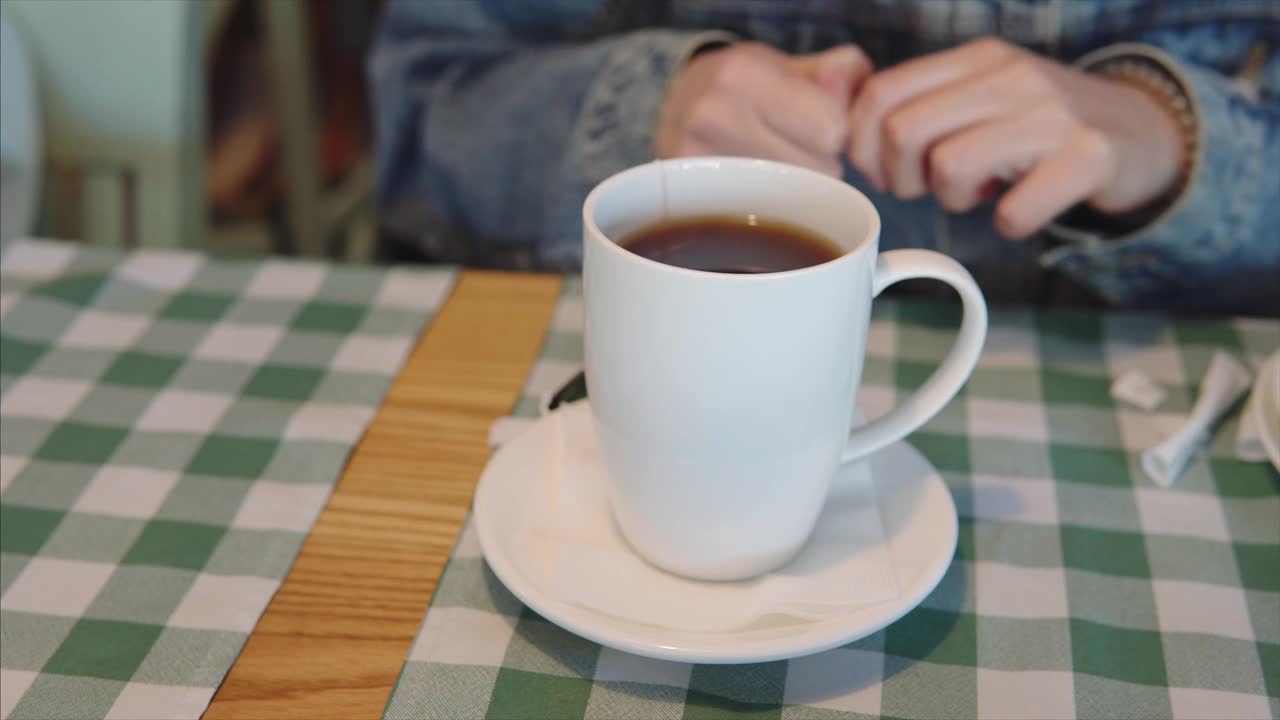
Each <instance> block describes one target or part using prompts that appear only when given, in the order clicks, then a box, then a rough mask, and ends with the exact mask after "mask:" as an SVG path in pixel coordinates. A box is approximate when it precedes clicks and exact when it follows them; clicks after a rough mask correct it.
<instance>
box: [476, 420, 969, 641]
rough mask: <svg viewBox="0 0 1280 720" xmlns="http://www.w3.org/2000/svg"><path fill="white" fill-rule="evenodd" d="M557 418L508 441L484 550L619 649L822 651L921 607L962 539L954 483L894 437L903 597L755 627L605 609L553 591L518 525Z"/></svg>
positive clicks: (487, 501) (890, 494) (479, 506)
mask: <svg viewBox="0 0 1280 720" xmlns="http://www.w3.org/2000/svg"><path fill="white" fill-rule="evenodd" d="M554 428H555V426H554V424H553V423H550V422H548V421H547V418H545V417H544V418H543V419H541V420H539V421H537V422H535V423H534V424H533V426H532V427H530V428H529V429H528V431H526V432H524V433H523V434H521V435H520V436H518V437H516V438H514V439H512V440H511V441H510V442H508V443H507V444H505V445H504V446H502V447H501V448H500V449H499V450H498V451H497V452H496V453H495V454H494V456H493V458H492V459H490V461H489V464H488V466H487V467H486V468H485V470H484V474H483V475H481V477H480V483H479V485H478V487H477V489H476V500H475V517H474V521H475V523H476V529H477V532H478V535H479V539H480V546H481V548H482V549H483V550H484V556H485V560H486V561H487V562H488V563H489V567H490V568H492V569H493V572H494V573H495V574H496V575H497V576H498V578H499V579H500V580H501V581H502V582H503V584H504V585H506V586H507V588H508V589H509V590H511V592H512V593H513V594H515V596H516V597H517V598H519V599H520V601H521V602H523V603H524V604H525V605H527V606H528V607H529V608H530V609H532V610H533V611H535V612H537V613H538V614H539V615H541V616H543V617H544V618H546V619H547V620H550V621H551V622H553V623H555V624H557V625H559V626H560V627H562V628H564V629H566V630H568V631H570V632H573V633H576V634H578V635H581V636H582V637H585V638H587V639H589V640H592V641H594V642H597V643H600V644H601V645H606V646H608V647H611V648H615V649H617V650H622V651H625V652H630V653H635V654H636V655H644V656H646V657H652V658H658V659H661V660H674V661H681V662H697V663H747V662H764V661H769V660H781V659H786V658H793V657H799V656H801V655H808V654H810V653H816V652H821V651H823V650H828V649H830V648H833V647H838V646H840V645H844V644H846V643H849V642H852V641H854V640H857V639H859V638H861V637H864V636H866V635H869V634H871V633H873V632H875V631H877V630H879V629H881V628H883V627H885V626H886V625H888V624H889V623H891V622H893V621H895V620H897V619H898V618H900V617H902V616H903V615H905V614H906V613H907V612H908V611H910V610H911V609H912V608H914V607H915V606H916V605H918V604H919V603H920V601H922V600H923V599H924V598H925V596H927V595H928V594H929V593H930V592H931V591H932V590H933V588H934V587H936V586H937V584H938V582H939V581H940V580H941V579H942V576H943V574H944V573H945V572H946V570H947V567H948V566H949V565H950V564H951V558H952V555H953V554H954V553H955V548H956V533H957V527H958V525H957V520H956V508H955V503H954V502H953V501H952V499H951V493H950V492H949V491H948V490H947V486H946V484H945V483H943V481H942V478H941V477H940V476H939V475H938V472H937V470H936V469H934V467H933V466H932V465H931V464H930V463H929V461H928V460H926V459H925V457H924V456H923V455H921V454H920V452H919V451H917V450H916V449H915V448H913V447H911V446H910V445H908V444H906V443H905V442H899V443H895V444H893V445H891V446H889V447H888V448H885V449H884V450H881V451H879V452H877V453H875V454H873V455H871V456H870V458H869V459H868V462H870V463H871V471H872V474H873V477H874V478H875V479H876V486H877V491H878V493H879V496H878V498H879V503H880V513H881V518H882V520H883V523H884V532H885V539H886V542H887V544H888V546H889V552H890V555H891V556H892V558H893V566H894V572H895V574H896V577H897V582H898V590H899V594H898V597H897V599H895V600H890V601H885V602H882V603H877V604H874V605H868V606H864V607H859V608H854V609H852V610H850V611H849V612H847V613H844V614H837V615H832V616H828V617H825V618H823V619H821V620H800V619H797V618H783V617H780V616H771V617H769V618H766V619H764V620H762V621H761V622H759V623H756V624H754V625H752V626H750V627H748V628H744V629H741V630H734V631H725V632H690V631H681V630H672V629H668V628H661V627H655V626H652V625H645V624H642V623H638V622H634V621H631V620H625V619H621V618H617V617H613V616H610V615H606V614H604V613H601V612H597V611H595V610H591V609H588V608H584V607H580V606H578V605H574V604H571V603H567V602H564V601H562V600H560V599H558V598H555V597H552V596H550V595H548V594H547V593H545V592H543V591H542V589H541V588H539V586H538V583H536V582H535V581H534V579H533V578H534V577H535V573H534V569H533V568H530V567H527V564H528V563H529V562H530V561H529V560H528V554H527V553H526V552H522V547H521V546H520V538H519V536H518V535H517V533H516V532H514V530H515V529H516V528H518V527H520V526H521V523H522V521H523V517H524V513H525V512H526V509H527V508H529V507H531V506H537V505H538V504H540V500H541V498H539V497H538V495H539V494H540V493H543V492H545V487H546V486H545V483H543V482H542V481H541V478H540V473H541V472H542V471H543V468H545V467H546V466H547V462H548V459H549V458H548V453H549V452H550V451H551V450H552V449H553V448H555V447H556V445H555V435H554Z"/></svg>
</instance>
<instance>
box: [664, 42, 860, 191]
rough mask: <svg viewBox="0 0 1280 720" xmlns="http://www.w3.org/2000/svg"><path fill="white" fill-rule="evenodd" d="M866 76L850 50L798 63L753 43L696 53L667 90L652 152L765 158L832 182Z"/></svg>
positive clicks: (855, 52) (842, 48)
mask: <svg viewBox="0 0 1280 720" xmlns="http://www.w3.org/2000/svg"><path fill="white" fill-rule="evenodd" d="M871 70H872V67H871V61H870V60H868V59H867V56H866V54H865V53H863V52H862V50H861V49H859V48H858V47H856V46H854V45H842V46H840V47H835V48H832V49H830V50H827V51H825V52H821V53H817V54H814V55H801V56H794V55H787V54H785V53H783V52H780V51H778V50H775V49H773V48H771V47H769V46H767V45H763V44H760V43H743V44H736V45H729V46H726V47H724V48H721V49H716V50H709V51H706V52H703V53H701V54H699V55H697V56H695V57H694V58H693V59H692V60H690V61H689V62H688V63H687V64H686V65H685V66H684V67H683V68H682V69H681V70H680V71H679V72H678V73H677V74H676V76H675V77H674V78H673V79H672V81H671V86H670V87H669V88H668V89H667V95H666V98H665V99H664V100H663V103H662V108H661V110H660V111H659V114H658V127H657V132H656V133H655V136H654V151H655V153H656V154H657V156H658V157H660V158H670V157H684V156H691V155H738V156H746V157H758V158H766V159H769V160H778V161H781V162H786V163H791V164H793V165H800V166H802V167H807V168H810V169H813V170H817V171H818V172H821V173H825V174H827V175H831V176H833V177H840V175H841V174H842V170H843V165H842V163H841V156H842V154H843V151H844V147H845V143H846V141H847V139H848V109H849V105H850V103H851V102H852V99H853V96H854V95H855V94H856V93H857V90H858V87H859V86H860V85H861V84H862V81H863V80H865V79H866V78H867V76H869V75H870V74H871Z"/></svg>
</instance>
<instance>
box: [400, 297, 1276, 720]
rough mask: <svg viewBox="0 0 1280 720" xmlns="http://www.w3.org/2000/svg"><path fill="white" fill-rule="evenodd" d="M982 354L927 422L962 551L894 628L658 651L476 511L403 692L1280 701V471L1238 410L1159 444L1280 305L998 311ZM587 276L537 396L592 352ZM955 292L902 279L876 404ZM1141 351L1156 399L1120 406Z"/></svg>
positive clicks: (936, 702)
mask: <svg viewBox="0 0 1280 720" xmlns="http://www.w3.org/2000/svg"><path fill="white" fill-rule="evenodd" d="M991 321H992V325H991V333H990V337H989V339H988V341H987V345H986V350H985V352H984V355H983V358H982V361H981V363H980V366H979V367H978V369H977V371H976V372H975V373H974V375H973V379H972V380H971V381H970V382H969V384H968V386H967V387H966V388H965V390H963V391H962V392H961V394H960V395H959V396H958V397H957V398H956V399H955V400H954V401H953V402H952V403H951V404H950V405H949V406H948V407H947V408H946V409H945V410H944V411H943V412H942V413H941V414H940V415H938V416H937V417H936V418H935V419H934V420H933V421H932V422H930V423H929V425H928V426H927V427H925V428H924V429H922V430H921V431H919V432H917V433H914V434H913V435H912V436H911V438H910V442H911V443H912V444H914V445H915V446H916V447H917V448H919V449H920V450H921V451H923V452H924V453H925V454H926V455H927V456H928V457H929V459H930V460H931V461H932V462H933V463H934V464H935V465H936V466H937V467H938V468H939V469H940V471H941V472H942V474H943V476H944V478H945V479H946V481H947V483H948V485H949V486H950V488H951V491H952V493H953V494H954V496H955V498H956V504H957V506H958V508H959V512H960V542H959V549H958V550H957V555H956V559H955V562H954V564H953V565H952V567H951V569H950V571H949V572H948V573H947V575H946V577H945V578H944V579H943V580H942V583H941V584H940V585H939V587H938V589H937V590H936V591H934V592H933V594H932V595H930V596H929V597H928V598H927V599H926V600H925V601H924V603H923V604H922V605H921V606H920V607H919V608H917V609H916V610H914V611H913V612H911V613H910V614H908V615H907V616H906V617H904V618H903V619H902V620H900V621H898V622H897V623H894V624H893V625H891V626H889V627H888V628H886V629H885V630H883V631H881V632H878V633H876V634H874V635H872V636H870V637H867V638H864V639H862V640H859V641H858V642H855V643H852V644H850V645H848V646H846V647H842V648H839V649H836V650H832V651H829V652H825V653H822V654H819V655H815V656H812V657H806V658H800V659H797V660H792V661H790V662H774V663H766V664H760V665H746V666H711V665H688V664H680V663H670V662H661V661H656V660H647V659H643V658H639V657H635V656H631V655H627V654H625V653H621V652H617V651H614V650H610V649H605V648H601V647H600V646H598V645H596V644H594V643H591V642H589V641H586V640H583V639H581V638H578V637H576V636H574V635H572V634H570V633H569V632H566V631H564V630H561V629H560V628H558V627H556V626H554V625H552V624H550V623H548V622H547V621H545V620H543V619H541V618H540V617H538V616H537V615H536V614H534V613H533V612H531V611H529V610H528V609H526V608H522V607H521V605H520V603H519V601H517V600H515V599H514V597H513V596H512V595H511V594H510V593H509V592H508V591H507V590H506V589H505V588H503V587H502V585H501V584H500V583H499V582H498V581H497V579H496V578H495V577H494V576H493V574H492V573H491V572H490V571H489V570H488V569H487V568H486V567H485V565H484V561H483V559H482V558H481V553H480V549H479V545H478V544H477V542H476V538H475V535H474V532H473V530H472V528H471V527H470V525H468V526H467V528H466V529H465V530H464V531H463V534H462V537H461V538H460V540H459V542H458V544H457V547H456V548H455V549H454V551H453V556H452V559H451V560H450V562H449V565H448V568H447V570H446V571H445V573H444V576H443V577H442V579H441V582H440V585H439V588H438V589H437V590H436V594H435V598H434V599H433V601H432V606H431V609H430V611H429V612H428V613H427V616H426V619H425V621H424V623H423V627H422V630H421V633H420V634H419V637H418V639H417V641H416V643H415V644H414V646H413V649H412V651H411V654H410V657H409V659H408V662H407V663H406V664H405V666H404V669H403V671H402V674H401V677H400V681H399V683H398V686H397V688H396V690H395V693H394V694H393V696H392V698H391V701H390V703H389V704H388V707H387V711H386V716H387V717H389V718H451V719H457V718H470V717H494V718H505V717H513V718H517V717H518V718H635V719H637V720H638V719H640V718H644V719H654V720H657V719H659V718H715V717H724V716H728V715H745V716H749V717H759V718H870V717H895V718H1017V719H1018V720H1026V719H1030V718H1074V717H1105V718H1115V717H1135V718H1161V717H1174V718H1267V717H1276V716H1277V714H1278V713H1280V477H1277V475H1276V473H1275V471H1273V470H1272V469H1270V468H1269V467H1268V466H1265V465H1260V464H1246V463H1243V462H1239V461H1237V460H1235V459H1233V458H1232V457H1231V454H1230V446H1231V442H1232V440H1233V439H1234V437H1235V431H1236V424H1237V421H1236V420H1234V419H1233V420H1231V421H1229V422H1227V423H1226V425H1225V426H1224V427H1223V428H1222V430H1221V431H1220V432H1219V434H1218V435H1217V437H1216V440H1215V441H1214V443H1213V446H1212V449H1211V450H1210V452H1209V453H1208V454H1207V455H1206V456H1204V457H1201V458H1199V459H1197V460H1196V461H1194V462H1193V463H1192V464H1191V466H1190V467H1189V468H1188V470H1187V472H1186V474H1185V475H1184V476H1183V477H1182V479H1181V480H1180V481H1179V483H1178V484H1177V485H1176V486H1175V488H1174V489H1172V490H1163V489H1160V488H1158V487H1155V486H1154V485H1152V484H1151V483H1150V482H1149V481H1148V480H1147V479H1146V478H1145V477H1144V476H1143V475H1142V473H1141V470H1140V468H1139V466H1138V453H1139V451H1140V450H1141V449H1143V448H1146V447H1148V446H1150V445H1151V444H1153V443H1154V442H1155V441H1156V440H1158V439H1160V438H1162V437H1163V433H1164V432H1165V431H1166V430H1167V422H1168V421H1170V420H1176V417H1177V416H1178V415H1180V414H1182V413H1185V412H1187V411H1188V410H1189V408H1190V404H1191V402H1192V401H1193V399H1194V396H1195V390H1196V388H1195V384H1196V383H1197V382H1198V381H1199V379H1200V378H1201V377H1203V373H1204V371H1205V369H1206V368H1207V366H1208V362H1209V358H1210V356H1211V354H1212V352H1213V350H1215V349H1218V348H1222V349H1226V350H1228V351H1230V352H1233V353H1235V354H1236V355H1237V356H1239V357H1241V358H1243V359H1245V360H1247V361H1248V362H1249V363H1250V364H1251V365H1253V366H1254V367H1256V366H1257V365H1258V364H1259V363H1260V362H1261V360H1262V358H1263V357H1264V356H1265V355H1267V354H1268V353H1270V352H1272V351H1274V350H1275V349H1276V348H1277V347H1280V323H1275V322H1264V321H1245V320H1238V321H1218V322H1196V323H1190V322H1187V323H1183V322H1171V321H1168V320H1166V319H1163V318H1160V317H1155V316H1136V315H1117V314H1100V313H1097V312H1092V311H1080V312H1076V311H1060V310H1054V311H1047V312H1041V311H1033V310H1027V309H1020V310H1001V309H997V310H994V311H993V312H992V317H991ZM581 323H582V303H581V298H580V289H579V286H578V285H577V284H576V283H574V284H572V285H570V286H569V287H568V288H567V290H566V293H565V296H564V297H563V298H562V300H561V302H560V306H559V309H558V311H557V312H556V315H555V320H554V322H553V326H552V329H551V331H550V333H549V334H548V336H547V339H546V342H545V344H544V347H543V351H542V358H541V360H540V361H539V362H538V364H537V366H536V367H535V368H534V370H533V372H532V374H531V377H530V379H529V384H528V389H527V390H526V395H525V397H524V399H522V400H521V402H520V404H519V408H518V410H519V412H520V414H524V415H530V414H535V413H536V410H537V406H538V400H537V399H538V398H539V397H540V396H541V395H542V394H544V393H545V392H547V391H549V390H552V389H553V388H555V387H556V386H557V384H558V383H559V382H561V381H562V380H563V379H564V378H565V377H567V376H569V375H570V374H572V372H573V371H574V369H575V368H576V367H577V366H578V364H579V363H580V362H581V359H582V356H581V351H582V339H581V335H580V332H581ZM957 324H958V309H956V308H953V307H947V306H939V305H933V304H922V303H912V302H902V301H896V302H895V301H886V300H881V301H878V302H877V303H876V311H875V318H874V322H873V325H872V328H871V332H870V343H869V345H870V351H869V352H870V356H869V358H868V360H867V367H866V371H865V379H864V386H863V389H862V392H861V402H862V404H863V406H864V408H865V409H866V410H867V411H868V413H869V414H871V415H875V414H878V413H880V412H882V411H883V410H884V409H886V408H888V407H890V406H891V405H893V404H894V402H895V401H896V400H898V399H901V398H902V397H903V396H905V394H907V393H909V392H911V390H912V389H913V388H915V387H917V386H918V385H919V383H920V382H921V381H922V380H923V379H924V378H925V376H926V375H927V374H928V373H929V372H930V371H931V370H932V368H933V367H934V365H935V364H936V363H937V361H938V359H939V358H941V357H942V356H943V354H944V353H945V351H946V350H947V349H948V348H949V347H950V345H951V342H952V338H953V336H954V331H955V328H956V326H957ZM1130 368H1141V369H1142V370H1144V371H1145V372H1147V373H1148V374H1150V375H1151V376H1153V377H1155V378H1156V379H1158V380H1159V381H1161V382H1162V383H1163V384H1164V385H1165V386H1166V387H1167V388H1168V389H1169V397H1168V399H1167V400H1166V401H1165V403H1164V404H1163V405H1162V406H1161V407H1160V409H1159V411H1158V412H1155V413H1146V412H1142V411H1139V410H1133V409H1129V408H1123V407H1117V405H1116V404H1115V403H1114V402H1113V401H1112V399H1111V398H1110V397H1109V395H1108V387H1109V383H1110V380H1111V379H1112V378H1113V377H1115V376H1117V375H1118V374H1120V373H1121V372H1123V371H1125V370H1128V369H1130Z"/></svg>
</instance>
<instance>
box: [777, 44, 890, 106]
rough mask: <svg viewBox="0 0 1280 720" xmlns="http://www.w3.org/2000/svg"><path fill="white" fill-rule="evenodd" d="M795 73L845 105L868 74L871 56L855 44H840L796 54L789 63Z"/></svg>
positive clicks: (850, 101)
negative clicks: (809, 52)
mask: <svg viewBox="0 0 1280 720" xmlns="http://www.w3.org/2000/svg"><path fill="white" fill-rule="evenodd" d="M788 65H789V66H790V68H791V71H792V72H793V73H795V74H796V75H798V76H800V77H802V78H804V79H806V80H808V81H810V82H812V83H813V84H815V85H817V86H818V87H819V88H821V89H822V90H823V92H825V93H827V94H828V95H829V96H831V97H833V98H835V99H836V101H837V102H839V103H840V104H841V105H844V106H845V107H848V106H849V104H850V103H852V102H853V98H854V96H855V95H856V94H857V92H858V88H859V87H861V85H862V83H863V81H865V80H866V79H867V77H869V76H870V75H871V71H872V65H871V58H868V57H867V54H866V53H865V52H863V51H862V48H860V47H858V46H857V45H840V46H837V47H833V48H831V49H829V50H824V51H823V52H820V53H814V54H812V55H798V56H794V57H792V58H791V61H790V62H789V63H788Z"/></svg>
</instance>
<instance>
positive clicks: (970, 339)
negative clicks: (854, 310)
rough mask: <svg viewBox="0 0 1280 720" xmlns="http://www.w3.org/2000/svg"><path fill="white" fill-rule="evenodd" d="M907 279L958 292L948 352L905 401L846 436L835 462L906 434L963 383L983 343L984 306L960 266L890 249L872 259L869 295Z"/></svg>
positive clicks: (932, 256) (938, 256)
mask: <svg viewBox="0 0 1280 720" xmlns="http://www.w3.org/2000/svg"><path fill="white" fill-rule="evenodd" d="M913 278H929V279H932V280H941V281H942V282H944V283H946V284H948V285H950V286H951V287H953V288H955V289H956V292H958V293H960V301H961V303H962V305H963V312H964V315H963V317H962V318H961V320H960V333H959V335H958V336H957V337H956V342H955V344H954V345H952V346H951V352H949V353H947V357H946V359H945V360H943V361H942V364H941V365H939V366H938V369H937V370H934V371H933V375H930V376H929V379H928V380H926V381H925V382H924V384H923V385H921V386H920V387H919V389H917V390H916V391H915V393H913V394H912V395H911V397H909V398H907V400H906V402H904V403H902V404H901V405H899V406H898V407H896V408H894V409H892V410H890V411H889V412H888V413H886V414H885V415H884V416H882V417H879V418H876V419H875V420H872V421H871V422H869V423H867V424H866V425H863V426H861V427H859V428H855V429H854V430H853V432H851V433H849V442H848V444H847V445H846V446H845V450H844V454H843V455H842V456H841V457H840V462H842V463H846V462H850V461H852V460H856V459H858V458H860V457H863V456H865V455H868V454H870V453H873V452H875V451H876V450H879V449H880V448H883V447H884V446H886V445H888V444H889V443H892V442H896V441H898V440H901V439H902V438H904V437H906V436H907V433H910V432H911V431H913V430H915V429H916V428H918V427H920V426H921V425H923V424H925V422H927V421H928V420H929V418H931V417H933V416H934V415H936V414H937V413H938V411H939V410H941V409H942V408H943V406H944V405H946V404H947V403H948V402H949V401H950V400H951V398H953V397H955V394H956V393H957V392H959V391H960V387H961V386H962V385H964V383H965V381H966V380H968V379H969V375H970V374H971V373H972V372H973V367H974V365H976V364H977V363H978V356H979V355H981V354H982V344H983V342H985V341H986V339H987V303H986V301H985V300H984V299H983V297H982V291H981V290H979V289H978V284H977V283H976V282H974V280H973V276H972V275H970V274H969V271H968V270H965V269H964V266H963V265H961V264H960V263H958V262H956V261H955V260H952V259H951V258H949V257H947V256H946V255H943V254H942V253H939V252H934V251H932V250H890V251H888V252H883V253H880V255H879V256H878V257H877V258H876V269H875V274H874V277H873V279H872V296H873V297H876V296H879V295H880V293H881V292H883V291H884V289H885V288H887V287H889V286H890V285H892V284H894V283H896V282H898V281H900V280H910V279H913Z"/></svg>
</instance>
